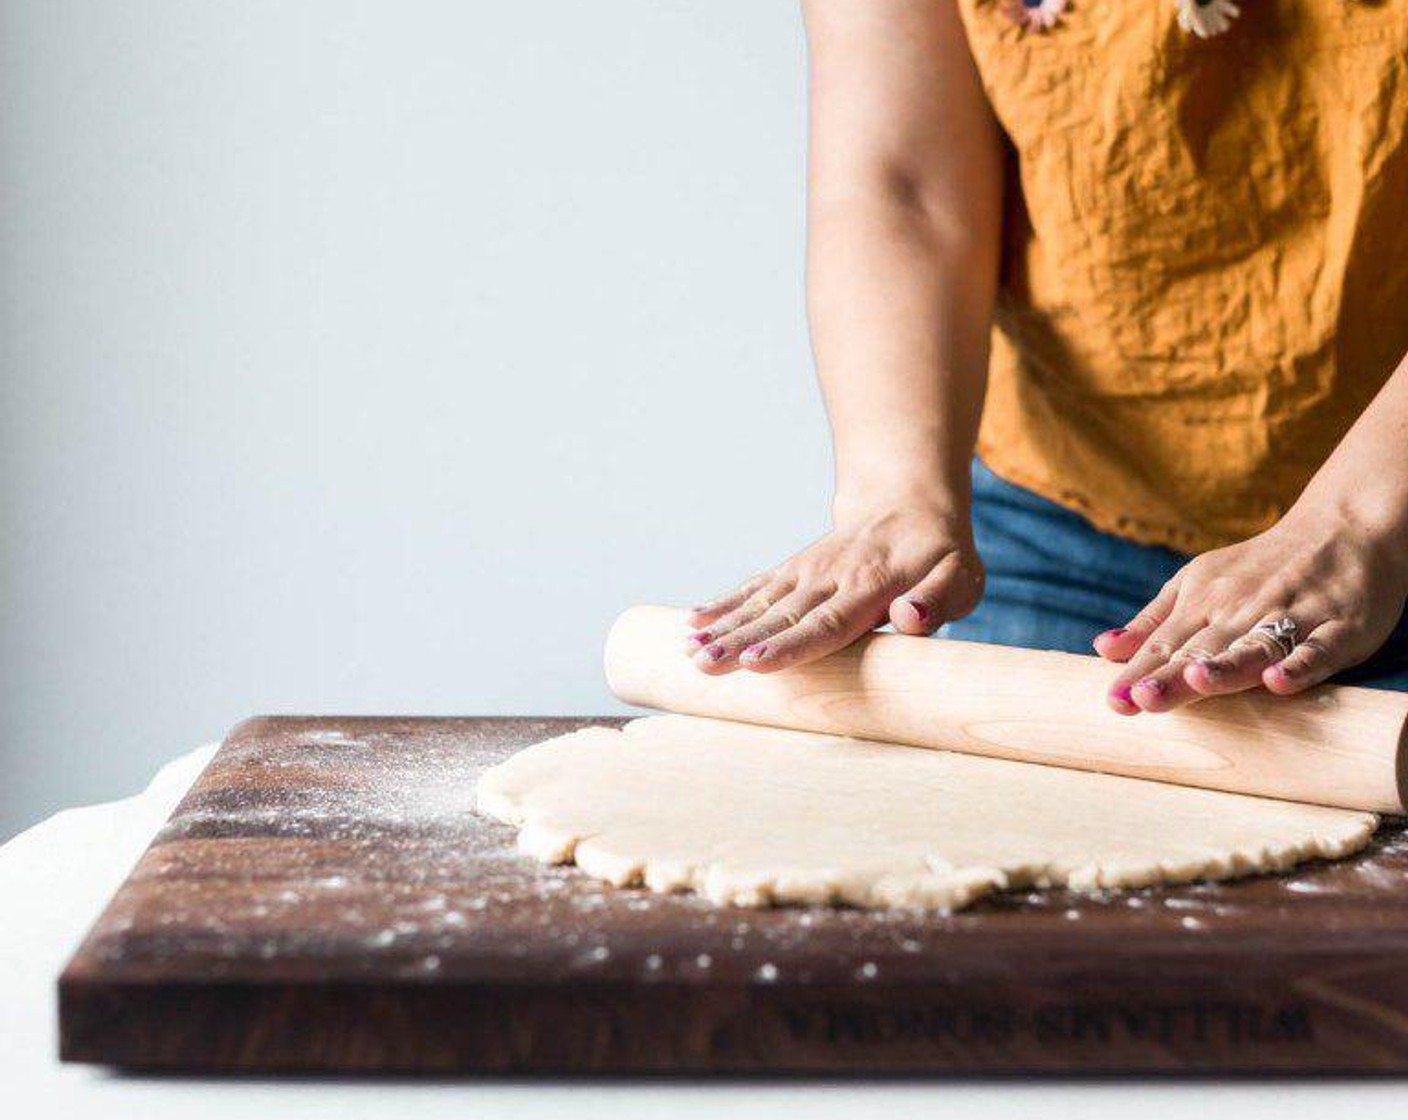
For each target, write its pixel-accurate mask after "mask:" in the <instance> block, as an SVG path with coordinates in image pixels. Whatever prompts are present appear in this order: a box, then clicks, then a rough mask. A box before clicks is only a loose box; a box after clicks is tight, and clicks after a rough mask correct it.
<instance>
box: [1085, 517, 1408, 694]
mask: <svg viewBox="0 0 1408 1120" xmlns="http://www.w3.org/2000/svg"><path fill="white" fill-rule="evenodd" d="M1402 552H1403V550H1402V549H1401V548H1398V547H1397V546H1395V545H1394V544H1393V542H1392V540H1391V539H1389V537H1388V536H1387V535H1386V534H1383V533H1379V532H1376V531H1375V530H1373V529H1371V528H1368V527H1366V526H1365V525H1363V524H1362V523H1357V522H1356V521H1354V520H1352V519H1347V518H1346V517H1345V516H1344V515H1343V514H1341V513H1339V512H1335V511H1331V512H1326V511H1323V510H1322V511H1318V512H1316V513H1310V514H1307V513H1303V512H1297V511H1295V510H1293V511H1292V512H1291V514H1288V515H1287V517H1286V518H1285V519H1283V520H1282V521H1281V522H1280V523H1278V524H1277V525H1276V526H1274V527H1273V528H1271V529H1269V530H1267V531H1266V532H1264V533H1262V534H1260V535H1258V536H1256V537H1252V538H1251V539H1250V540H1247V541H1243V542H1242V543H1240V544H1236V545H1232V546H1231V547H1228V548H1220V549H1217V550H1215V551H1213V552H1208V553H1204V554H1203V555H1202V556H1199V557H1197V558H1196V559H1195V560H1192V561H1191V562H1189V563H1188V564H1186V565H1184V567H1183V568H1182V569H1181V570H1180V571H1179V572H1178V574H1177V575H1175V576H1174V577H1173V579H1171V580H1170V581H1169V582H1168V583H1167V584H1165V585H1164V587H1163V589H1162V590H1161V591H1160V592H1159V594H1158V596H1157V597H1156V598H1155V599H1154V601H1153V602H1151V603H1150V604H1149V605H1148V606H1147V607H1145V608H1144V609H1143V610H1142V611H1140V612H1139V614H1138V615H1136V616H1135V618H1134V619H1133V620H1132V621H1131V622H1130V623H1129V624H1128V625H1127V626H1123V627H1120V628H1119V629H1117V630H1107V631H1105V633H1103V634H1101V635H1099V636H1098V637H1097V638H1096V639H1095V649H1096V651H1097V652H1098V653H1099V654H1100V656H1101V657H1104V658H1105V659H1107V660H1109V661H1121V662H1127V663H1128V667H1127V668H1126V669H1125V671H1124V672H1122V673H1121V674H1120V675H1119V677H1118V678H1117V679H1116V681H1115V683H1114V685H1113V686H1112V687H1111V689H1110V693H1109V696H1108V700H1109V703H1110V706H1111V707H1112V708H1114V709H1115V710H1116V711H1118V712H1120V713H1122V714H1125V715H1134V714H1136V713H1138V712H1164V711H1168V710H1170V709H1172V708H1177V707H1180V706H1182V705H1184V704H1187V703H1189V702H1191V701H1194V700H1199V699H1202V698H1203V697H1205V696H1219V695H1222V694H1224V693H1229V692H1241V691H1243V690H1245V689H1249V688H1256V687H1258V686H1264V687H1265V688H1267V689H1268V690H1270V691H1271V692H1274V693H1276V694H1278V695H1281V696H1290V695H1292V694H1294V693H1297V692H1301V691H1302V690H1304V689H1306V688H1309V687H1310V686H1311V685H1313V684H1317V683H1319V682H1320V681H1323V680H1325V679H1326V678H1327V677H1329V676H1331V675H1333V674H1334V673H1337V672H1339V671H1340V670H1342V669H1347V668H1349V667H1350V666H1352V665H1356V664H1358V663H1359V662H1361V661H1364V660H1365V659H1367V658H1368V657H1369V656H1370V655H1372V654H1373V653H1374V652H1375V651H1376V650H1377V649H1378V648H1379V647H1380V646H1381V645H1382V644H1383V642H1384V639H1385V638H1387V637H1388V635H1389V632H1390V631H1391V630H1392V629H1393V627H1394V624H1395V623H1396V622H1397V621H1398V618H1399V615H1400V614H1401V613H1402V611H1403V605H1404V596H1405V593H1408V558H1405V557H1404V555H1403V554H1402ZM1282 618H1289V619H1291V620H1292V621H1293V622H1294V623H1295V625H1296V639H1297V644H1296V646H1295V648H1294V650H1293V651H1292V652H1291V653H1290V654H1289V655H1288V656H1286V657H1284V659H1282V658H1281V655H1280V653H1279V652H1278V651H1276V650H1275V649H1274V643H1270V644H1268V643H1264V642H1255V641H1254V642H1248V643H1244V644H1242V645H1241V646H1239V647H1238V648H1237V649H1229V647H1230V646H1231V645H1232V643H1233V642H1235V641H1236V640H1237V639H1238V638H1240V637H1242V636H1243V635H1245V634H1246V633H1247V632H1248V631H1250V630H1251V629H1252V628H1253V627H1255V626H1257V625H1258V624H1260V623H1270V622H1275V621H1276V620H1278V619H1282Z"/></svg>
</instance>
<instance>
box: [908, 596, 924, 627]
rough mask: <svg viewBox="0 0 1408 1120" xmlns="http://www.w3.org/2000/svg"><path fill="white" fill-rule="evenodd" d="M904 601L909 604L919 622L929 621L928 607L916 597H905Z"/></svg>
mask: <svg viewBox="0 0 1408 1120" xmlns="http://www.w3.org/2000/svg"><path fill="white" fill-rule="evenodd" d="M905 602H906V603H908V604H909V607H910V610H912V611H913V612H914V613H915V615H916V616H918V618H919V621H920V622H928V621H929V608H928V607H926V606H925V605H924V604H923V603H921V602H920V601H919V600H918V599H906V600H905Z"/></svg>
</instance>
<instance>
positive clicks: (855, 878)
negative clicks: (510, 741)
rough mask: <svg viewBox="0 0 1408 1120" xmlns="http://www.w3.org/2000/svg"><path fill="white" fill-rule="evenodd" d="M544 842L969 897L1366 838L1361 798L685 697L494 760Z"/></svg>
mask: <svg viewBox="0 0 1408 1120" xmlns="http://www.w3.org/2000/svg"><path fill="white" fill-rule="evenodd" d="M477 799H478V806H479V808H480V810H481V811H483V812H485V813H488V814H490V815H492V816H494V817H497V818H499V819H500V820H503V821H506V822H507V823H509V824H512V825H516V826H518V828H519V833H518V846H519V848H520V850H522V851H523V852H525V853H527V854H529V855H532V856H536V857H537V858H539V859H541V860H544V861H547V862H552V863H563V862H569V861H572V860H575V861H576V863H577V864H578V865H579V866H580V867H581V868H582V869H583V870H584V871H586V872H587V873H588V874H590V875H594V876H597V877H598V878H601V879H605V880H608V881H609V882H612V883H616V884H620V885H627V884H639V883H643V884H644V885H645V886H647V887H649V888H650V889H652V890H656V891H676V890H694V891H698V892H699V893H701V894H703V895H705V896H707V897H708V898H710V899H712V900H713V901H715V902H719V903H732V904H735V905H742V906H763V905H768V904H772V903H846V904H850V905H854V906H863V907H888V906H904V907H910V906H913V907H933V908H942V909H953V908H958V907H961V906H965V905H967V904H968V903H970V902H972V901H973V900H974V899H976V898H979V897H981V896H982V895H984V894H987V893H989V892H990V891H996V890H1003V889H1007V888H1016V887H1027V886H1068V887H1071V888H1074V889H1077V890H1094V889H1097V888H1101V887H1136V886H1144V885H1146V884H1151V883H1167V882H1182V881H1186V880H1189V879H1228V878H1233V877H1235V876H1239V875H1248V874H1252V873H1255V872H1260V871H1279V870H1284V869H1286V868H1288V867H1291V866H1292V865H1293V864H1295V863H1298V862H1300V861H1302V860H1307V859H1313V858H1316V857H1324V858H1335V857H1339V856H1344V855H1348V854H1350V853H1351V852H1354V851H1357V850H1358V849H1359V848H1362V847H1363V846H1364V845H1365V844H1366V843H1367V842H1368V840H1369V837H1370V835H1371V834H1372V833H1373V831H1374V828H1375V826H1376V825H1377V823H1378V822H1377V818H1375V817H1374V816H1373V814H1371V813H1360V812H1352V811H1349V810H1344V809H1327V808H1321V807H1318V806H1313V805H1299V804H1294V803H1291V802H1287V801H1271V800H1267V799H1264V798H1259V797H1244V796H1240V795H1238V794H1231V793H1216V792H1212V791H1208V790H1198V789H1187V788H1184V787H1182V786H1174V785H1164V784H1162V783H1159V782H1148V781H1140V780H1137V779H1134V778H1121V777H1115V776H1112V775H1107V774H1093V773H1086V772H1082V771H1077V770H1062V769H1057V768H1054V767H1047V766H1036V765H1032V764H1029V763H1022V762H1007V761H1002V760H999V759H991V758H980V757H976V756H973V755H964V754H955V753H952V752H949V751H934V750H925V749H922V748H916V747H903V746H897V745H894V744H888V743H870V742H863V741H860V740H856V739H844V738H839V737H836V736H830V735H819V734H809V733H806V732H800V731H784V730H779V729H776V728H765V727H754V726H750V725H746V724H738V723H730V722H726V721H721V720H710V719H698V718H695V717H691V716H656V717H650V718H647V719H640V720H636V721H634V722H632V723H630V724H627V725H626V727H625V728H624V729H622V730H620V731H616V730H611V729H607V728H590V729H587V730H584V731H578V732H575V733H573V734H571V735H564V736H562V737H560V738H557V739H550V740H548V741H547V742H544V743H539V744H537V745H536V746H532V747H529V748H527V749H526V750H524V751H522V752H520V753H519V754H517V755H514V756H513V757H512V758H510V759H508V760H507V761H506V762H504V763H502V764H500V765H499V766H496V767H494V768H493V769H491V770H489V771H488V772H487V773H485V775H484V776H483V778H482V779H481V780H480V782H479V786H478V790H477Z"/></svg>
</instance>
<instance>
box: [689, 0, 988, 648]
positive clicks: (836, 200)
mask: <svg viewBox="0 0 1408 1120" xmlns="http://www.w3.org/2000/svg"><path fill="white" fill-rule="evenodd" d="M805 11H806V25H807V39H808V44H809V47H810V65H811V150H810V157H809V169H808V170H809V181H808V226H809V232H808V253H807V260H808V267H807V289H808V312H809V320H810V324H811V334H812V344H813V349H814V351H815V354H816V361H817V368H818V372H819V375H820V379H821V384H822V388H823V392H824V394H825V397H826V404H827V411H828V414H829V416H830V419H831V426H832V431H833V435H834V444H835V458H836V498H835V502H834V505H833V514H834V523H835V529H834V530H833V532H831V533H830V534H828V535H827V536H826V537H824V538H822V539H821V540H820V541H818V542H816V543H815V544H814V545H812V546H811V547H809V548H807V549H806V550H804V551H803V552H801V553H799V554H798V555H797V556H794V557H793V558H791V559H790V560H788V561H786V562H785V563H783V564H781V565H779V566H778V567H777V568H775V569H771V570H769V571H766V572H763V573H761V574H760V575H758V576H756V577H754V578H753V579H751V580H749V581H747V582H745V583H744V584H743V585H741V586H740V587H738V588H736V589H735V590H734V591H732V592H730V593H729V594H727V595H724V596H722V597H720V598H719V599H716V600H714V601H712V602H710V603H708V604H706V605H705V606H702V607H700V608H698V609H696V610H695V612H694V615H693V622H694V625H696V626H698V627H701V630H700V632H699V634H697V635H696V637H695V641H694V642H693V644H692V646H691V649H692V650H694V651H696V652H695V661H696V664H698V665H699V666H700V668H702V669H704V670H705V671H707V672H726V671H728V670H731V669H733V668H736V667H738V665H739V664H740V663H741V664H742V665H743V666H744V667H747V668H751V669H756V670H759V671H769V670H774V669H780V668H784V667H785V666H787V665H793V664H796V663H798V662H801V661H807V660H811V659H812V658H815V657H820V656H822V655H823V654H826V653H829V652H831V651H832V650H834V649H836V648H838V647H840V646H842V645H845V644H846V643H848V642H850V641H852V640H853V639H855V638H856V637H858V636H860V635H861V634H863V633H864V632H865V631H867V630H869V629H871V628H873V627H874V626H876V625H879V624H882V623H883V622H884V621H885V619H886V617H887V616H888V617H889V618H890V619H891V620H892V621H893V622H894V623H895V625H896V626H897V627H899V628H900V629H902V630H905V631H907V632H910V633H928V632H931V631H933V630H934V629H936V628H937V627H938V626H939V625H940V624H941V623H942V622H944V621H946V620H947V619H950V618H955V617H959V616H961V615H963V614H966V613H967V612H968V611H969V610H971V609H972V608H973V606H974V605H975V604H976V602H977V601H978V598H979V596H980V595H981V591H982V568H981V564H980V563H979V561H978V559H977V557H976V555H975V554H974V551H973V545H972V535H971V528H970V524H969V514H970V509H969V506H970V500H971V496H970V483H969V463H970V460H971V457H972V454H973V445H974V441H975V439H976V433H977V425H978V417H979V413H980V411H981V408H982V399H983V391H984V387H985V379H986V369H987V356H988V332H989V328H990V325H991V320H992V308H993V298H994V291H995V287H996V274H997V259H998V251H999V249H998V246H999V240H1000V227H1001V209H1002V172H1001V148H1000V141H999V133H998V129H997V126H996V123H995V122H994V120H993V118H992V115H991V112H990V110H989V108H988V104H987V100H986V97H985V95H984V93H983V90H982V87H981V85H980V83H979V81H978V76H977V73H976V70H975V68H974V65H973V62H972V58H971V56H970V55H969V52H968V45H967V40H966V38H965V36H964V33H963V28H962V25H961V23H960V21H959V18H958V13H957V10H956V7H955V4H954V2H953V0H806V3H805Z"/></svg>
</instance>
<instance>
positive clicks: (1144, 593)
mask: <svg viewBox="0 0 1408 1120" xmlns="http://www.w3.org/2000/svg"><path fill="white" fill-rule="evenodd" d="M973 531H974V534H975V536H976V538H977V543H978V551H979V553H980V554H981V555H982V558H983V563H984V564H985V565H986V567H987V574H988V580H987V594H986V595H985V596H984V598H983V601H982V603H981V604H979V606H978V609H977V610H975V611H974V612H973V613H972V614H970V615H969V616H968V617H967V618H963V619H959V620H958V621H957V622H951V623H949V624H948V625H947V626H945V627H944V628H943V632H942V633H943V635H944V636H945V637H949V638H962V639H966V640H968V641H974V642H994V643H996V644H997V645H1004V646H1025V647H1027V648H1030V649H1061V650H1067V651H1069V652H1071V653H1091V652H1092V650H1091V646H1090V642H1091V639H1092V638H1094V637H1095V635H1096V634H1098V633H1100V631H1102V630H1108V629H1110V628H1111V627H1114V626H1123V625H1124V624H1125V623H1126V622H1128V621H1129V620H1130V619H1131V618H1133V617H1134V616H1135V615H1136V614H1137V613H1138V612H1139V611H1140V609H1141V608H1143V607H1144V606H1145V605H1147V604H1148V602H1149V601H1150V600H1151V599H1152V598H1153V597H1154V596H1155V595H1156V594H1157V593H1158V590H1159V588H1160V587H1161V586H1162V585H1163V584H1164V582H1165V581H1166V580H1168V579H1169V577H1170V576H1172V575H1173V574H1174V573H1175V572H1176V571H1178V569H1179V568H1181V567H1182V566H1183V565H1184V564H1186V563H1187V562H1188V560H1189V559H1190V557H1189V556H1187V555H1185V554H1183V553H1181V552H1174V551H1173V550H1172V549H1169V548H1159V547H1157V546H1153V545H1143V544H1135V543H1134V542H1133V541H1127V540H1123V539H1122V538H1120V537H1114V536H1111V535H1109V534H1108V533H1102V532H1101V531H1100V530H1099V529H1096V528H1095V527H1094V526H1093V525H1091V524H1090V523H1089V522H1088V521H1086V520H1085V519H1084V518H1083V517H1081V516H1080V515H1079V514H1076V513H1072V512H1071V511H1070V510H1068V509H1065V508H1064V507H1062V506H1058V505H1057V504H1056V503H1055V502H1050V501H1047V500H1046V499H1045V498H1042V497H1040V496H1038V495H1036V494H1033V493H1032V492H1031V491H1030V490H1024V489H1022V488H1021V487H1020V486H1014V485H1012V483H1010V482H1004V481H1003V480H1002V479H1000V478H998V477H997V475H995V474H993V473H992V471H990V470H988V468H987V467H985V466H984V465H983V464H982V463H980V462H978V461H977V460H976V459H975V460H974V461H973ZM1334 679H1335V680H1336V681H1338V682H1340V683H1341V684H1358V685H1365V686H1367V687H1369V688H1389V689H1395V690H1397V691H1399V692H1408V615H1404V616H1403V617H1400V618H1399V620H1398V625H1397V626H1395V627H1394V630H1393V633H1392V634H1390V635H1389V638H1388V640H1387V641H1386V642H1385V643H1384V645H1383V647H1382V648H1381V649H1380V650H1379V651H1378V653H1376V654H1374V656H1373V657H1372V658H1370V659H1369V660H1368V661H1367V662H1365V663H1364V664H1362V665H1357V666H1355V667H1354V668H1352V669H1349V670H1347V671H1346V672H1344V673H1341V674H1340V675H1339V676H1337V677H1335V678H1334Z"/></svg>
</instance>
